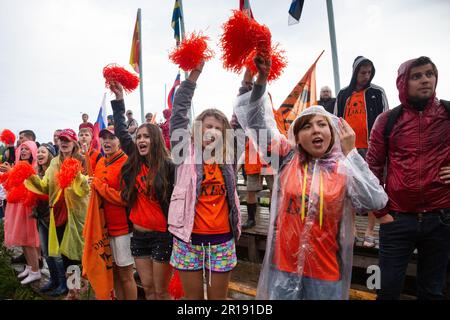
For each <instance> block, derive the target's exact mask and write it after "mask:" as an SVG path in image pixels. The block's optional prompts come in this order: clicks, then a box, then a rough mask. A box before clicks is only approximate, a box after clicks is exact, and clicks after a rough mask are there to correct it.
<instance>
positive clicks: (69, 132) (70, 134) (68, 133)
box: [58, 129, 78, 141]
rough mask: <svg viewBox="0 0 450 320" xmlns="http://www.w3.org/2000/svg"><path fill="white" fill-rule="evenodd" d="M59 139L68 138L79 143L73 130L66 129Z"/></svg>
mask: <svg viewBox="0 0 450 320" xmlns="http://www.w3.org/2000/svg"><path fill="white" fill-rule="evenodd" d="M58 137H59V138H60V139H61V138H66V139H68V140H72V141H78V137H77V134H76V133H75V131H73V130H72V129H64V130H63V131H61V132H60V134H59V136H58Z"/></svg>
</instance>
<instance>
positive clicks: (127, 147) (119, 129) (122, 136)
mask: <svg viewBox="0 0 450 320" xmlns="http://www.w3.org/2000/svg"><path fill="white" fill-rule="evenodd" d="M110 89H111V91H112V92H113V93H114V94H115V96H116V100H111V107H112V109H113V117H114V133H115V135H116V136H117V137H118V138H119V140H120V147H121V149H122V150H123V151H124V152H125V153H126V154H127V155H130V154H131V153H132V152H133V151H134V150H135V147H134V142H133V138H132V136H131V134H130V133H129V132H128V129H127V125H126V123H125V102H124V100H123V88H122V86H121V85H120V83H118V82H111V83H110Z"/></svg>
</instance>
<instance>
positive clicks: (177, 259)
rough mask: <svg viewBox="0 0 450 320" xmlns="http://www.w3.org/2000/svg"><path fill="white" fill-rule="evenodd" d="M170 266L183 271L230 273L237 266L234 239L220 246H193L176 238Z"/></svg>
mask: <svg viewBox="0 0 450 320" xmlns="http://www.w3.org/2000/svg"><path fill="white" fill-rule="evenodd" d="M170 264H171V265H172V266H173V267H174V268H175V269H178V270H182V271H198V270H203V269H206V270H210V271H212V272H229V271H231V270H233V269H234V267H235V266H236V264H237V257H236V248H235V245H234V239H231V240H229V241H227V242H224V243H220V244H201V245H193V244H191V243H187V242H184V241H182V240H179V239H177V238H176V237H174V238H173V251H172V257H171V258H170Z"/></svg>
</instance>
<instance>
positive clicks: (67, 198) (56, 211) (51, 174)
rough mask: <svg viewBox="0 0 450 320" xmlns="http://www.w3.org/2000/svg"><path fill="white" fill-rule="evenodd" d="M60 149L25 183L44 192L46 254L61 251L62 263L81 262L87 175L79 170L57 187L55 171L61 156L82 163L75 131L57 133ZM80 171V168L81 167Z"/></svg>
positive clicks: (54, 254)
mask: <svg viewBox="0 0 450 320" xmlns="http://www.w3.org/2000/svg"><path fill="white" fill-rule="evenodd" d="M59 139H60V153H59V155H58V156H57V157H55V158H54V159H53V160H52V161H51V163H50V166H49V168H48V169H47V171H46V172H45V176H44V177H43V178H42V179H40V178H39V177H38V176H37V175H34V176H31V177H30V178H29V179H27V180H26V181H25V186H26V187H27V188H28V189H29V190H30V191H32V192H35V193H38V194H48V196H49V206H50V226H49V244H48V246H49V248H48V251H49V256H52V257H56V256H59V255H61V256H62V258H63V262H64V267H65V269H66V270H67V267H68V266H70V265H79V264H81V257H82V254H83V246H84V241H83V238H82V232H83V226H84V219H85V216H86V211H87V205H88V202H89V185H88V178H87V176H84V175H83V174H82V173H81V172H78V173H77V174H76V175H75V178H74V179H73V181H72V182H71V183H70V185H69V186H67V187H65V188H61V186H60V184H59V183H60V182H59V181H58V175H59V174H60V171H61V165H62V163H63V161H64V160H65V159H68V158H74V159H76V160H79V161H80V162H81V163H82V164H83V163H84V159H83V158H82V157H81V156H80V155H79V146H78V143H77V135H76V134H75V132H74V131H73V130H71V129H65V130H63V131H62V132H61V134H60V135H59ZM83 171H84V170H83Z"/></svg>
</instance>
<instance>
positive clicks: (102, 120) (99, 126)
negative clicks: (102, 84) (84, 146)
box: [92, 92, 107, 151]
mask: <svg viewBox="0 0 450 320" xmlns="http://www.w3.org/2000/svg"><path fill="white" fill-rule="evenodd" d="M106 123H107V122H106V92H105V93H104V94H103V100H102V104H101V105H100V110H99V111H98V116H97V120H96V121H95V123H94V137H93V139H92V147H93V148H95V149H96V150H99V151H100V149H101V146H100V139H99V137H98V134H99V133H100V131H101V130H103V129H105V128H106Z"/></svg>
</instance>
